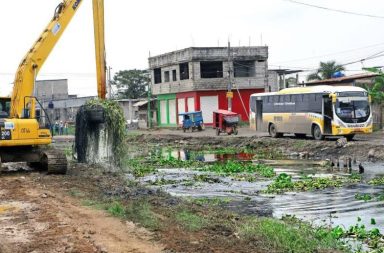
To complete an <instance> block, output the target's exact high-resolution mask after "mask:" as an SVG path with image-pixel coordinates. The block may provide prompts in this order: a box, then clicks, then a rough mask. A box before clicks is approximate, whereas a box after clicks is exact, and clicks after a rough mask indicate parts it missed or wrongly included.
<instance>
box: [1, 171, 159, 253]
mask: <svg viewBox="0 0 384 253" xmlns="http://www.w3.org/2000/svg"><path fill="white" fill-rule="evenodd" d="M65 179H67V178H65V176H62V177H60V176H50V175H44V174H40V173H27V174H25V173H23V174H17V173H16V174H10V173H5V174H4V173H3V174H2V175H1V176H0V252H1V253H17V252H35V253H37V252H84V253H87V252H135V253H136V252H137V253H138V252H161V251H162V246H161V245H160V244H158V243H156V242H154V241H153V238H152V235H151V233H149V232H148V231H146V230H145V229H143V228H138V227H136V225H134V224H133V223H131V222H126V221H121V220H120V219H118V218H114V217H111V216H109V215H108V214H106V212H104V211H102V210H96V209H94V208H88V207H85V206H83V205H82V204H81V203H79V200H78V199H76V198H74V197H72V196H70V194H68V191H67V190H68V189H67V188H66V187H65V185H68V184H66V180H65Z"/></svg>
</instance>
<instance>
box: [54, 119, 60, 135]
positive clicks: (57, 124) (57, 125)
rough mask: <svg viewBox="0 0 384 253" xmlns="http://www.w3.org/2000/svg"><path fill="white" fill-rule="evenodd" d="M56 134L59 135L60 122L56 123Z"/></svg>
mask: <svg viewBox="0 0 384 253" xmlns="http://www.w3.org/2000/svg"><path fill="white" fill-rule="evenodd" d="M55 134H59V122H57V121H56V122H55Z"/></svg>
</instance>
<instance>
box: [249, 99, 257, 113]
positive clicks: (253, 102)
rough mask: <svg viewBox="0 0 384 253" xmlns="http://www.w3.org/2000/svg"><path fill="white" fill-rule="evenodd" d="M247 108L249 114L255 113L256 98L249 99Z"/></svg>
mask: <svg viewBox="0 0 384 253" xmlns="http://www.w3.org/2000/svg"><path fill="white" fill-rule="evenodd" d="M249 107H251V112H256V97H251V101H250V103H249Z"/></svg>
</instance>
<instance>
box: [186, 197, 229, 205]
mask: <svg viewBox="0 0 384 253" xmlns="http://www.w3.org/2000/svg"><path fill="white" fill-rule="evenodd" d="M190 202H192V203H194V204H196V205H199V206H220V205H223V204H228V203H230V202H231V198H225V197H223V198H220V197H215V198H207V197H204V198H195V199H191V200H190Z"/></svg>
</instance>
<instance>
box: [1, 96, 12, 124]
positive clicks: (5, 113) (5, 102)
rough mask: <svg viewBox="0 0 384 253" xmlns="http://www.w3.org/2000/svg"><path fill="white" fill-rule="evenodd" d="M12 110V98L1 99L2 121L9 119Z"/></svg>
mask: <svg viewBox="0 0 384 253" xmlns="http://www.w3.org/2000/svg"><path fill="white" fill-rule="evenodd" d="M10 109H11V98H9V97H0V119H5V118H8V117H9V111H10Z"/></svg>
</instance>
